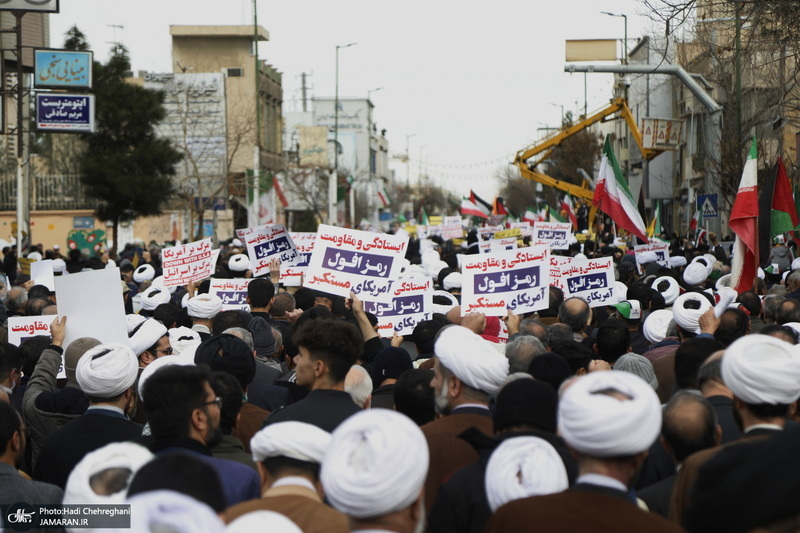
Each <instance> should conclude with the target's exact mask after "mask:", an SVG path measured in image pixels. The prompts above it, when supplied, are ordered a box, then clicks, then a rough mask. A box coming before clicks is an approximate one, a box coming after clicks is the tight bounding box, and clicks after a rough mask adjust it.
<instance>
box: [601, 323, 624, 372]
mask: <svg viewBox="0 0 800 533" xmlns="http://www.w3.org/2000/svg"><path fill="white" fill-rule="evenodd" d="M595 346H596V350H597V355H599V356H600V357H601V358H602V359H603V360H604V361H607V362H608V363H609V364H610V365H612V366H613V365H614V363H616V362H617V359H619V358H620V357H621V356H622V355H624V354H626V353H628V352H629V351H630V350H631V332H630V330H629V329H628V325H627V324H626V323H625V322H623V321H622V320H618V319H610V320H606V321H605V322H604V323H603V324H602V325H601V326H600V327H599V328H598V329H597V344H596V345H595Z"/></svg>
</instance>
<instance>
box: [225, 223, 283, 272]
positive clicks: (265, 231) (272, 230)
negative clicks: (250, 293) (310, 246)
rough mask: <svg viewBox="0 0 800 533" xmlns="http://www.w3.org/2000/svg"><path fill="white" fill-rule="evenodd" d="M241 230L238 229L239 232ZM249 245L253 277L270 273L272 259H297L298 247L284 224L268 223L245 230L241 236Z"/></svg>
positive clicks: (248, 251)
mask: <svg viewBox="0 0 800 533" xmlns="http://www.w3.org/2000/svg"><path fill="white" fill-rule="evenodd" d="M238 232H239V230H237V233H238ZM240 238H241V239H243V240H244V241H245V244H246V245H247V256H248V257H249V258H250V265H251V270H252V271H253V277H254V278H257V277H258V276H263V275H265V274H269V264H270V262H271V261H272V259H278V260H279V261H280V262H281V263H288V262H290V261H294V260H295V259H297V255H298V252H297V248H296V247H295V245H294V241H292V237H291V235H289V232H288V231H286V227H285V226H283V225H282V224H267V225H264V226H256V227H255V228H250V229H248V230H245V231H244V233H243V234H242V235H241V236H240Z"/></svg>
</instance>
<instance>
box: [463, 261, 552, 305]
mask: <svg viewBox="0 0 800 533" xmlns="http://www.w3.org/2000/svg"><path fill="white" fill-rule="evenodd" d="M549 259H550V249H549V248H548V247H546V246H535V247H531V248H523V249H520V250H511V251H507V252H496V253H492V254H491V255H490V256H489V257H487V256H486V255H470V256H466V257H465V258H464V260H463V265H464V268H463V274H464V282H463V285H462V287H461V314H462V316H463V315H466V314H467V313H469V312H472V311H477V312H479V313H483V314H485V315H487V316H505V315H507V314H508V311H509V310H511V311H514V313H515V314H517V315H521V314H523V313H528V312H530V311H536V310H537V309H545V308H547V307H548V306H549V305H550V303H549V302H550V291H549V290H548V286H549V285H550V266H549V265H550V261H549Z"/></svg>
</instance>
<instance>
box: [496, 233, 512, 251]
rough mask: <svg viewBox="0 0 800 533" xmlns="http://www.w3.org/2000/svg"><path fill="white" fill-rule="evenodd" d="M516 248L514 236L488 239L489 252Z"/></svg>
mask: <svg viewBox="0 0 800 533" xmlns="http://www.w3.org/2000/svg"><path fill="white" fill-rule="evenodd" d="M495 235H497V234H496V233H495ZM516 249H517V238H516V237H505V238H502V239H489V252H490V253H493V252H505V251H506V250H516Z"/></svg>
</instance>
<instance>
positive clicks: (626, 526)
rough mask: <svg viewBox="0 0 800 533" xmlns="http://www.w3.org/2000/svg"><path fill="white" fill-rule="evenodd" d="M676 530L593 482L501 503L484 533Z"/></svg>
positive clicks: (625, 497) (663, 532)
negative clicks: (562, 490)
mask: <svg viewBox="0 0 800 533" xmlns="http://www.w3.org/2000/svg"><path fill="white" fill-rule="evenodd" d="M524 531H531V532H537V533H538V532H541V531H547V532H548V533H585V532H587V531H591V532H592V533H620V532H623V531H625V532H628V531H630V532H634V531H636V532H640V531H641V532H645V531H646V532H648V533H678V532H681V531H683V530H682V529H681V528H680V527H678V526H676V525H675V524H672V523H670V522H669V521H668V520H665V519H664V518H662V517H660V516H658V515H657V514H653V513H648V512H646V511H643V510H641V509H639V507H637V506H636V504H634V503H633V501H632V499H631V498H630V495H629V494H627V493H624V492H620V491H618V490H614V489H609V488H605V487H598V486H596V485H587V484H578V485H576V486H575V487H573V488H572V489H570V490H567V491H565V492H562V493H559V494H550V495H548V496H533V497H530V498H523V499H521V500H515V501H513V502H510V503H507V504H506V505H504V506H502V507H501V508H500V509H498V510H497V512H496V513H495V514H494V516H493V517H492V519H491V520H490V521H489V525H488V526H487V527H486V532H487V533H499V532H514V533H517V532H524Z"/></svg>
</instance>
